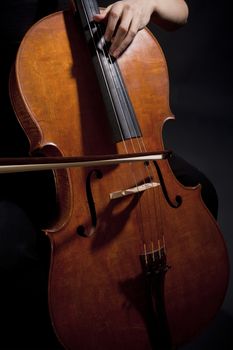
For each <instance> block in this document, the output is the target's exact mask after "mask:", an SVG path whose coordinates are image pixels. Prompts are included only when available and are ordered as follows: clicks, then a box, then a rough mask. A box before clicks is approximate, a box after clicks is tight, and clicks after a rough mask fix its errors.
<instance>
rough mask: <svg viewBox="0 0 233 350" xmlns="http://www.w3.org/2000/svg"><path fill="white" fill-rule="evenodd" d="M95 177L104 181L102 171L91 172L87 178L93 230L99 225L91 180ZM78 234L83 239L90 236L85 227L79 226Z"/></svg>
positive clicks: (87, 193)
mask: <svg viewBox="0 0 233 350" xmlns="http://www.w3.org/2000/svg"><path fill="white" fill-rule="evenodd" d="M93 176H95V177H96V178H97V179H99V180H100V179H102V177H103V174H102V172H101V171H100V170H98V169H94V170H91V171H90V172H89V174H88V175H87V178H86V196H87V202H88V206H89V211H90V216H91V225H92V227H93V228H95V227H96V225H97V215H96V210H95V202H94V199H93V195H92V191H91V180H92V177H93ZM77 234H78V235H79V236H82V237H89V236H90V234H88V233H87V232H86V230H85V227H84V226H83V225H79V226H78V228H77Z"/></svg>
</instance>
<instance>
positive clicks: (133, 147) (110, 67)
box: [92, 12, 157, 233]
mask: <svg viewBox="0 0 233 350" xmlns="http://www.w3.org/2000/svg"><path fill="white" fill-rule="evenodd" d="M92 15H94V13H93V12H92ZM95 25H96V24H95ZM96 27H97V33H98V40H99V41H103V44H104V45H106V42H105V40H104V35H103V32H102V29H101V26H98V25H96ZM102 52H103V55H104V56H105V57H107V59H108V61H110V65H109V73H110V74H111V76H112V79H113V82H114V84H115V86H116V85H117V83H116V78H115V75H114V73H113V72H112V69H114V65H113V61H112V57H111V56H110V55H109V53H108V50H102ZM106 52H107V53H108V54H107V56H106ZM112 67H113V68H112ZM116 73H118V71H116ZM118 80H119V77H118ZM116 91H117V92H118V93H119V94H120V95H121V98H122V97H124V94H123V93H122V89H120V90H119V89H116ZM121 98H120V96H118V100H119V101H121ZM121 109H122V112H124V111H123V107H122V106H121ZM123 116H124V119H125V122H126V125H127V128H128V131H129V134H130V132H131V131H130V127H129V123H128V120H127V118H126V116H125V113H123ZM133 126H134V125H133ZM134 131H135V130H134ZM137 141H138V146H139V149H140V152H142V149H141V145H140V142H139V140H138V139H137ZM130 142H131V145H132V149H133V152H134V153H135V152H136V149H135V146H134V142H133V141H132V137H131V138H130ZM131 167H133V165H131ZM133 174H135V172H133ZM134 178H135V175H134ZM149 179H150V182H151V177H149ZM143 182H144V184H145V179H144V177H143ZM135 183H136V186H137V183H138V182H137V181H136V179H135ZM147 195H148V194H147ZM141 211H142V210H141ZM146 211H147V212H148V213H149V211H150V206H149V205H147V206H146ZM147 215H148V218H149V217H151V215H150V213H149V214H147ZM141 216H142V214H141ZM156 221H157V220H156ZM148 222H149V223H150V226H151V220H148ZM150 232H151V233H152V232H153V230H152V228H150Z"/></svg>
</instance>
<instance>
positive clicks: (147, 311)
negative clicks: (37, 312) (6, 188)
mask: <svg viewBox="0 0 233 350" xmlns="http://www.w3.org/2000/svg"><path fill="white" fill-rule="evenodd" d="M118 64H119V67H120V70H121V73H122V76H123V78H124V82H125V85H126V87H127V90H128V94H129V96H130V99H131V102H132V105H133V107H134V110H135V113H136V116H137V120H138V123H139V125H140V128H141V131H142V135H143V143H144V144H145V145H146V149H147V151H150V152H153V151H159V150H162V149H163V141H162V128H163V125H164V123H165V122H166V121H167V120H168V119H172V118H173V115H172V113H171V111H170V107H169V84H168V74H167V67H166V62H165V59H164V56H163V53H162V51H161V49H160V47H159V45H158V43H157V41H156V39H155V38H154V37H153V36H152V35H151V33H150V32H149V31H148V30H142V31H140V32H139V33H138V35H137V36H136V38H135V40H134V42H133V43H132V45H131V46H130V47H129V48H128V49H127V51H126V52H125V53H124V54H123V55H122V56H121V57H120V58H119V60H118ZM10 93H11V100H12V103H13V107H14V109H15V112H16V114H17V117H18V120H19V122H20V124H21V125H22V127H23V129H24V130H25V133H26V135H27V136H28V139H29V142H30V153H31V154H38V153H39V154H42V155H43V156H45V157H46V156H58V157H60V156H73V155H102V154H118V153H119V154H120V153H123V152H124V150H125V147H126V146H127V149H128V150H129V152H130V153H132V152H134V151H135V148H136V152H140V146H138V143H137V142H135V143H133V144H132V142H131V140H124V141H122V142H117V143H114V142H113V141H112V139H111V133H110V131H109V126H108V123H107V122H106V120H107V118H106V111H105V107H104V103H103V97H102V96H101V93H100V89H99V86H98V82H97V78H96V74H95V71H94V68H93V67H92V60H91V54H90V52H89V51H88V48H87V45H86V42H85V39H84V35H83V33H82V32H81V31H79V30H77V25H76V22H75V19H74V17H73V14H72V13H71V12H58V13H55V14H52V15H50V16H48V17H46V18H44V19H42V20H41V21H39V22H38V23H37V24H35V25H34V26H33V27H32V28H31V29H30V30H29V32H28V33H27V34H26V36H25V37H24V39H23V41H22V43H21V46H20V49H19V51H18V55H17V60H16V65H15V70H14V71H13V72H12V75H11V80H10ZM157 163H158V165H157V168H156V166H154V164H153V163H152V164H151V165H150V166H148V164H146V165H145V164H141V163H137V164H119V165H117V166H105V167H104V166H103V167H98V168H91V167H90V168H83V169H82V168H81V169H64V170H56V171H54V181H55V186H56V193H57V203H56V204H54V205H56V208H57V210H56V213H57V215H56V218H54V220H53V221H52V222H51V224H50V227H48V228H46V229H45V233H46V234H47V235H48V236H49V239H50V242H51V265H50V273H49V290H48V296H49V309H50V315H51V322H52V324H53V327H54V330H55V332H56V335H57V337H58V339H59V340H60V342H61V344H62V345H63V346H64V347H65V348H67V349H79V350H82V349H88V350H89V349H90V350H91V349H95V350H103V349H109V348H111V349H132V348H134V349H135V350H137V349H138V350H139V349H140V350H142V349H143V350H144V349H169V348H172V347H173V346H178V345H180V344H183V343H185V342H187V341H189V340H190V339H191V338H192V337H194V336H195V335H196V334H198V333H199V332H200V330H202V329H203V328H204V327H205V326H206V325H207V324H208V322H209V321H210V320H211V319H212V318H213V317H214V315H215V314H216V312H217V311H218V309H219V307H220V306H221V304H222V302H223V299H224V296H225V292H226V288H227V284H228V274H229V267H228V258H227V252H226V247H225V244H224V241H223V238H222V235H221V233H220V230H219V227H218V225H217V224H216V222H215V220H214V218H213V217H212V215H211V214H210V213H209V211H208V209H207V208H206V207H205V205H204V203H203V201H202V199H201V193H200V186H197V187H195V188H186V187H184V186H183V185H181V184H180V183H179V182H178V181H177V180H176V178H175V177H174V175H173V173H172V171H171V169H170V167H169V163H168V161H167V160H161V161H158V162H157ZM148 168H149V171H150V173H149V177H151V178H153V184H154V186H153V187H152V188H149V189H147V190H145V191H141V192H138V193H135V194H130V195H124V193H125V190H127V189H132V188H138V186H140V184H141V183H143V182H144V181H145V178H147V177H148V173H147V169H148ZM145 169H146V171H145ZM135 174H136V175H135ZM135 177H136V180H135ZM161 182H163V185H161ZM135 183H136V185H135ZM119 192H120V193H121V196H120V197H117V196H116V197H117V198H115V197H114V196H115V195H116V194H117V193H119ZM167 197H168V198H167ZM178 199H179V200H178ZM178 202H179V204H177V203H178ZM147 266H152V269H150V268H149V270H148V269H147Z"/></svg>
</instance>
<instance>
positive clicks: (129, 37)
mask: <svg viewBox="0 0 233 350" xmlns="http://www.w3.org/2000/svg"><path fill="white" fill-rule="evenodd" d="M138 30H139V22H138V20H137V19H135V18H133V19H132V22H131V23H130V26H129V28H128V31H127V34H126V35H125V37H124V39H123V40H121V42H120V43H119V45H117V46H116V48H115V47H113V51H112V52H110V53H111V55H112V56H113V57H115V58H117V57H119V56H120V55H121V54H122V52H123V51H125V49H126V48H127V47H128V46H129V45H130V44H131V42H132V41H133V39H134V38H135V36H136V34H137V32H138ZM110 50H111V48H110Z"/></svg>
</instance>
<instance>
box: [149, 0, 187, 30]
mask: <svg viewBox="0 0 233 350" xmlns="http://www.w3.org/2000/svg"><path fill="white" fill-rule="evenodd" d="M142 1H147V0H142ZM149 1H152V6H153V9H152V16H151V20H152V21H153V22H154V23H156V24H157V25H159V26H160V27H162V28H164V29H166V30H172V29H176V28H177V27H180V26H182V25H184V24H185V23H186V22H187V19H188V12H189V11H188V6H187V4H186V2H185V1H184V0H149Z"/></svg>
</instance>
